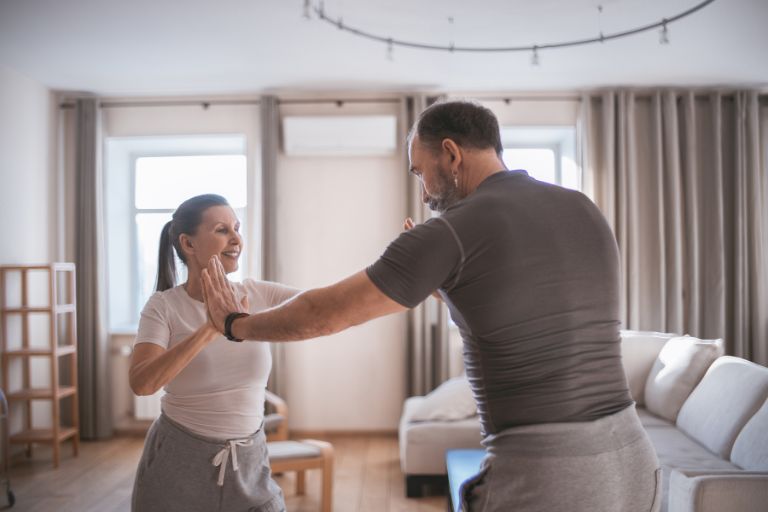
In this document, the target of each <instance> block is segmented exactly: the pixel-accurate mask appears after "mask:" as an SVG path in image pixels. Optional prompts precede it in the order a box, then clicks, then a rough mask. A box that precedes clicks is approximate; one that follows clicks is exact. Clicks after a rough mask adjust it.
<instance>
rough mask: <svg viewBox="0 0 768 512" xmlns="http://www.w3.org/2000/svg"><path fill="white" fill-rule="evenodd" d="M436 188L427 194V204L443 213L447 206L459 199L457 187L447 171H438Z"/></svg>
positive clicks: (433, 209) (431, 208)
mask: <svg viewBox="0 0 768 512" xmlns="http://www.w3.org/2000/svg"><path fill="white" fill-rule="evenodd" d="M436 174H437V187H436V188H437V190H435V193H434V194H431V195H430V196H429V200H428V201H427V206H429V209H430V210H432V211H435V212H438V213H443V212H444V211H445V210H446V209H448V207H450V206H453V205H454V204H456V202H457V201H458V200H459V199H461V197H459V188H458V187H457V186H456V183H455V182H454V180H453V179H451V177H450V173H448V172H438V173H436Z"/></svg>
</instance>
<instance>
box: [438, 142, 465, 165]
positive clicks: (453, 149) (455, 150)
mask: <svg viewBox="0 0 768 512" xmlns="http://www.w3.org/2000/svg"><path fill="white" fill-rule="evenodd" d="M441 145H442V148H443V151H445V152H446V153H447V154H448V156H449V157H450V159H451V167H452V168H455V169H458V168H459V166H460V165H461V160H462V153H461V148H460V147H459V145H458V144H456V143H455V142H454V141H453V140H452V139H443V142H442V144H441Z"/></svg>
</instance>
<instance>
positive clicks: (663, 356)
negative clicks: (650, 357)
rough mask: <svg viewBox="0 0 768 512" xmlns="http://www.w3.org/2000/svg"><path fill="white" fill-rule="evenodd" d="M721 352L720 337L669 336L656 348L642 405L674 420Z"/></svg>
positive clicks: (665, 417)
mask: <svg viewBox="0 0 768 512" xmlns="http://www.w3.org/2000/svg"><path fill="white" fill-rule="evenodd" d="M721 355H723V340H720V339H718V340H700V339H698V338H694V337H693V336H680V337H676V338H671V339H670V340H669V341H667V343H666V344H665V345H664V348H662V349H661V352H659V356H658V357H657V358H656V361H654V363H653V368H651V373H650V374H648V380H647V381H646V383H645V406H646V408H647V409H648V410H649V411H650V412H652V413H653V414H655V415H657V416H661V417H662V418H664V419H666V420H669V421H671V422H675V421H676V420H677V413H679V412H680V408H681V407H682V406H683V403H684V402H685V400H686V398H688V395H690V394H691V392H692V391H693V388H695V387H696V385H697V384H698V383H699V381H700V380H701V378H702V377H703V376H704V374H705V373H706V371H707V369H708V368H709V366H710V365H711V364H712V363H713V362H714V360H715V359H717V358H718V357H720V356H721Z"/></svg>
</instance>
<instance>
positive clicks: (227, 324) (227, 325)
mask: <svg viewBox="0 0 768 512" xmlns="http://www.w3.org/2000/svg"><path fill="white" fill-rule="evenodd" d="M244 316H248V313H230V314H228V315H227V318H226V319H225V320H224V336H226V338H227V339H228V340H229V341H237V342H240V341H243V340H242V339H239V338H235V336H234V335H233V334H232V322H234V321H235V320H237V319H238V318H242V317H244Z"/></svg>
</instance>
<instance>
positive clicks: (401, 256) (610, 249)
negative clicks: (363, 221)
mask: <svg viewBox="0 0 768 512" xmlns="http://www.w3.org/2000/svg"><path fill="white" fill-rule="evenodd" d="M501 152H502V147H501V142H500V134H499V127H498V122H497V121H496V118H495V117H494V115H493V114H492V113H491V112H490V111H489V110H488V109H486V108H484V107H482V106H479V105H477V104H474V103H470V102H446V103H439V104H436V105H433V106H432V107H430V108H428V109H427V110H426V111H425V112H424V113H423V114H422V115H421V116H420V118H419V120H418V121H417V123H416V125H415V126H414V128H413V129H412V131H411V134H410V136H409V158H410V162H411V169H410V170H411V172H412V173H413V174H414V175H415V176H416V177H417V178H418V179H419V180H420V182H421V187H422V188H421V190H422V198H423V200H424V202H425V203H427V204H429V206H430V208H432V209H433V210H437V211H439V212H441V214H442V215H441V216H440V217H437V218H433V219H430V220H428V221H427V222H425V223H424V224H421V225H418V226H414V227H413V228H412V229H410V230H408V231H406V232H404V233H402V234H401V235H400V236H399V237H398V238H397V239H395V240H394V241H393V242H392V243H391V244H390V245H389V247H388V248H387V249H386V251H385V252H384V254H383V255H382V256H381V258H380V259H379V260H378V261H377V262H375V263H374V264H373V265H371V266H370V267H368V268H367V269H366V270H364V271H361V272H358V273H357V274H354V275H352V276H351V277H349V278H347V279H345V280H343V281H341V282H339V283H336V284H334V285H332V286H329V287H327V288H319V289H314V290H309V291H307V292H304V293H302V294H300V295H298V296H296V297H295V298H294V299H292V300H291V301H289V302H286V303H285V304H283V305H282V306H280V307H278V308H276V309H273V310H270V311H267V312H264V313H260V314H257V315H252V316H248V317H246V316H247V315H242V316H243V317H242V318H240V317H239V315H238V314H237V313H238V312H239V311H240V306H239V304H237V301H235V300H234V298H233V296H232V294H231V293H230V291H229V290H230V288H229V286H228V283H227V281H226V277H225V276H224V274H223V272H222V271H221V269H220V264H219V263H218V262H217V261H215V260H214V261H212V262H211V264H210V265H209V269H208V270H209V271H208V272H207V273H206V275H204V283H205V291H206V304H207V305H208V309H209V314H210V316H211V319H212V320H213V322H214V324H215V325H216V326H217V327H218V328H219V329H220V330H222V332H225V334H227V335H228V336H230V337H233V338H236V339H243V338H247V339H258V340H269V341H291V340H300V339H306V338H313V337H316V336H322V335H327V334H331V333H334V332H338V331H340V330H343V329H346V328H347V327H350V326H353V325H357V324H360V323H362V322H366V321H368V320H371V319H373V318H376V317H379V316H382V315H386V314H391V313H397V312H400V311H403V310H405V309H406V308H411V307H413V306H415V305H417V304H419V303H420V302H421V301H423V300H424V299H425V298H426V297H427V296H428V295H429V294H430V293H432V292H433V291H435V290H438V291H439V293H440V295H441V296H442V298H443V300H444V301H445V303H446V304H447V305H448V307H449V309H450V311H451V316H452V318H453V319H454V321H455V322H456V324H457V325H458V326H459V328H460V329H461V333H462V336H463V339H464V363H465V367H466V370H467V375H468V377H469V381H470V383H471V385H472V389H473V392H474V395H475V399H476V401H477V405H478V411H479V413H480V420H481V424H482V428H483V434H484V439H483V444H484V446H485V447H486V450H487V453H488V455H487V457H486V459H485V461H484V464H483V468H482V470H481V472H480V473H479V474H478V475H477V476H475V477H474V478H472V479H470V481H468V482H466V483H465V485H464V486H463V489H462V501H463V508H464V509H465V510H473V511H474V510H482V511H508V510H525V511H532V510H547V511H550V512H551V511H560V510H562V511H566V510H567V511H570V512H573V511H590V512H591V511H643V512H645V511H648V510H655V509H656V508H657V507H658V503H657V501H658V499H656V490H657V486H658V471H657V467H658V462H657V460H656V455H655V453H654V451H653V448H652V446H651V444H650V442H649V441H648V439H647V437H646V434H645V431H644V430H643V429H642V427H641V426H640V422H639V419H638V418H637V414H636V412H635V409H634V404H633V402H632V399H631V398H630V396H629V392H628V390H627V385H626V381H625V377H624V372H623V370H622V366H621V355H620V345H619V316H618V315H619V313H618V309H619V307H618V302H619V261H618V251H617V247H616V243H615V239H614V237H613V234H612V233H611V231H610V229H609V227H608V225H607V223H606V222H605V219H604V218H603V217H602V215H601V214H600V212H599V210H598V209H597V208H596V207H595V205H594V204H593V203H592V202H591V201H590V200H589V199H588V198H586V197H585V196H584V195H583V194H581V193H579V192H575V191H571V190H567V189H564V188H561V187H557V186H554V185H549V184H545V183H541V182H538V181H536V180H535V179H532V178H530V177H529V176H528V175H527V173H526V172H525V171H508V170H507V169H506V167H505V165H504V163H503V162H502V160H501Z"/></svg>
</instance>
